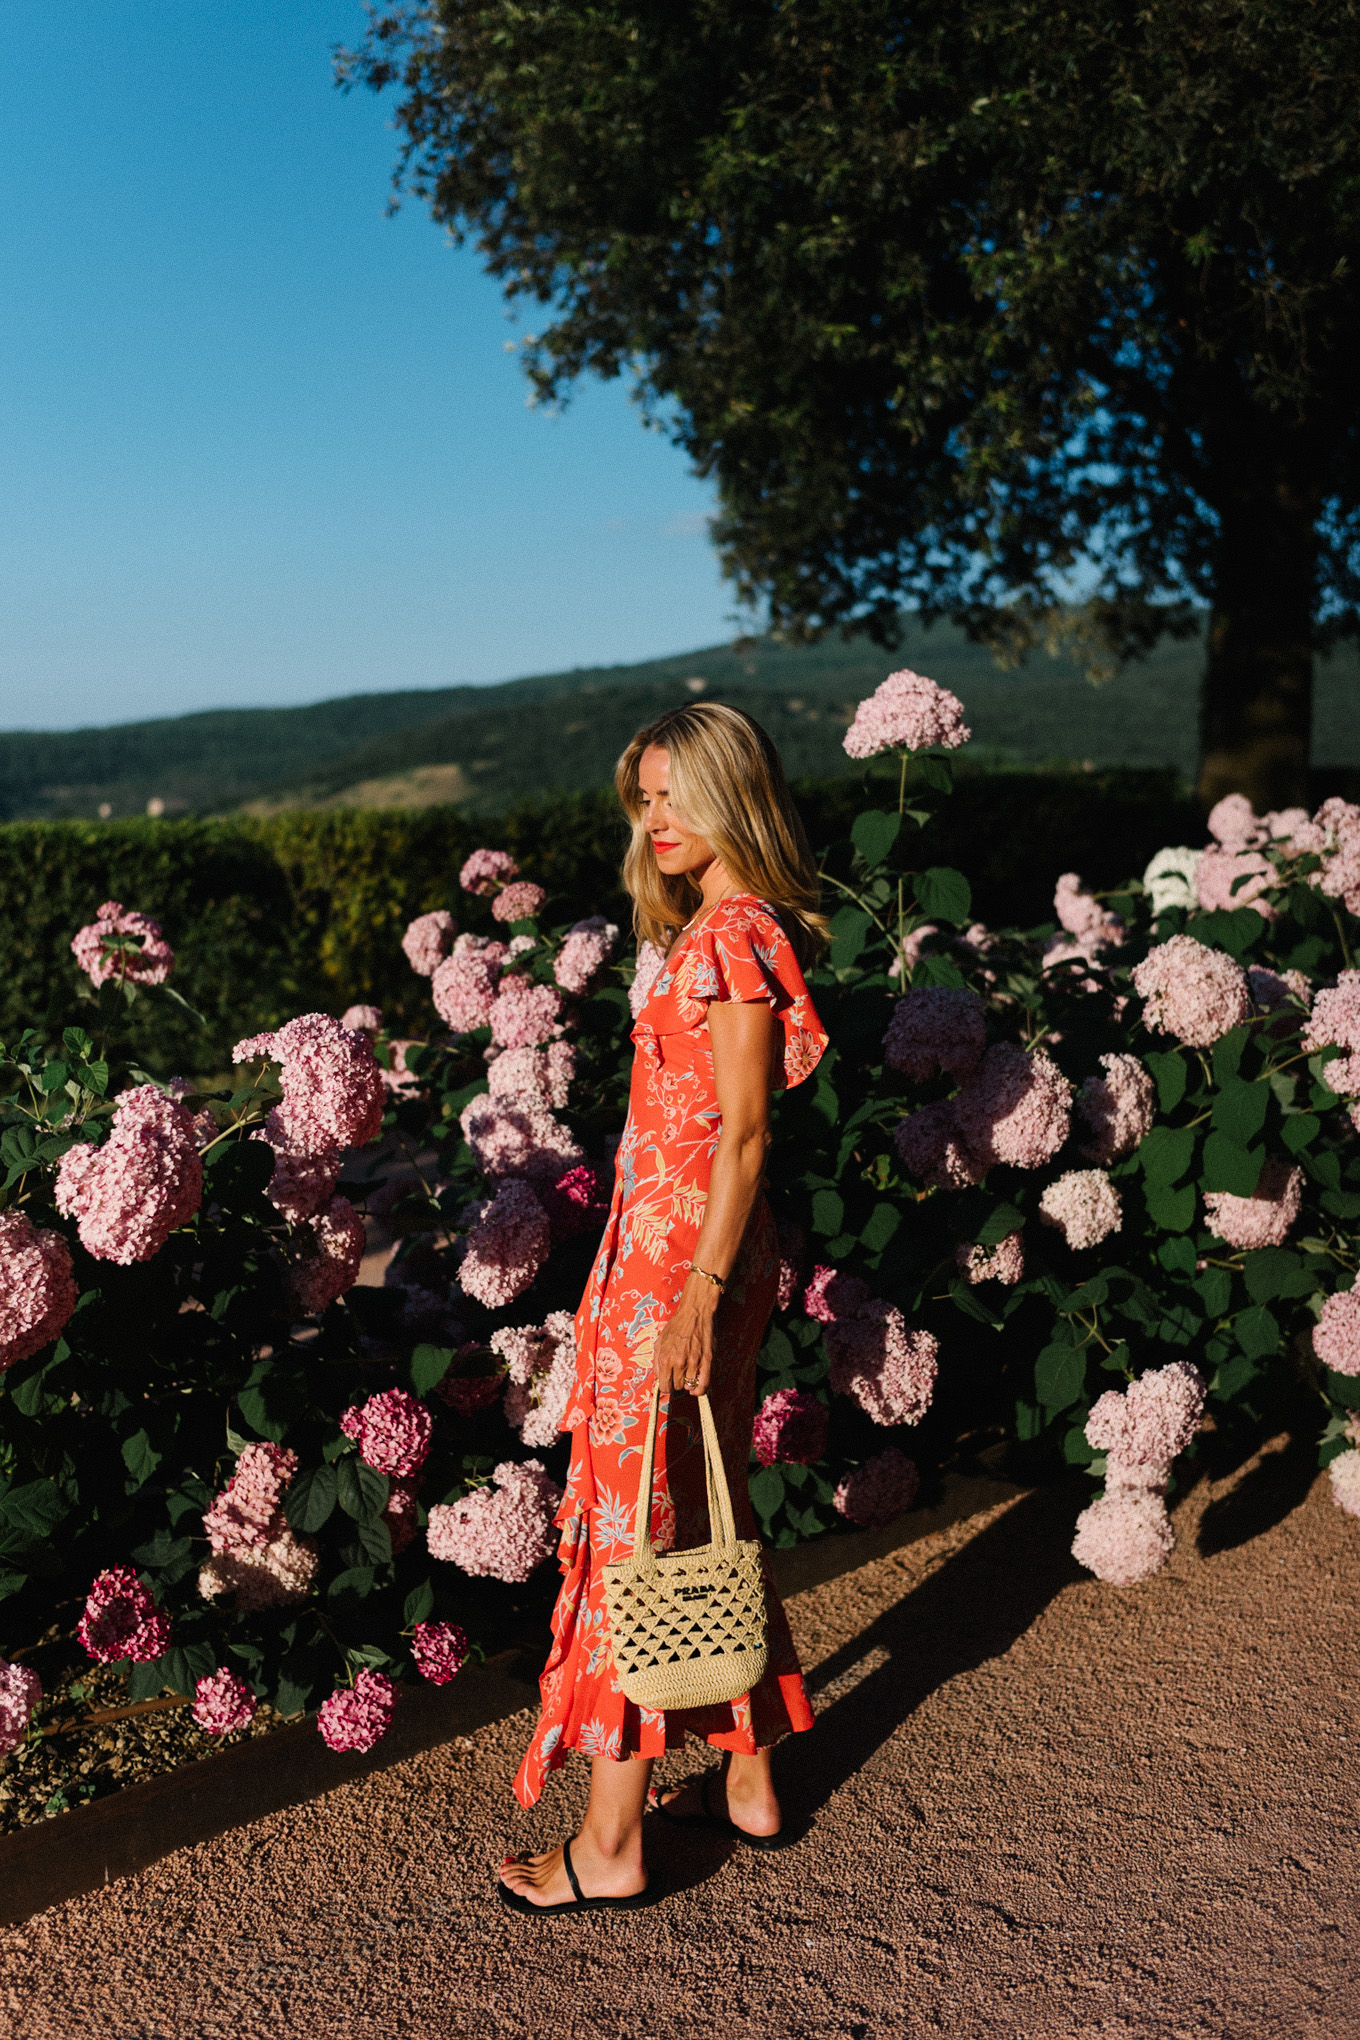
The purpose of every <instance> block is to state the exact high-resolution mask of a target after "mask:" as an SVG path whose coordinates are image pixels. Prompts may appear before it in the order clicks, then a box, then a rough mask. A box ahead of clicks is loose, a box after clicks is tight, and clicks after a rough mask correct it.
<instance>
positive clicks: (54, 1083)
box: [38, 1062, 70, 1095]
mask: <svg viewBox="0 0 1360 2040" xmlns="http://www.w3.org/2000/svg"><path fill="white" fill-rule="evenodd" d="M69 1075H70V1072H69V1070H68V1069H67V1067H66V1064H65V1063H64V1062H50V1063H48V1064H47V1066H46V1068H45V1069H44V1070H43V1073H42V1075H41V1077H39V1079H38V1084H39V1088H40V1089H41V1090H43V1091H44V1092H46V1093H48V1094H49V1095H50V1094H51V1093H52V1092H53V1091H64V1090H65V1088H66V1079H67V1077H68V1076H69Z"/></svg>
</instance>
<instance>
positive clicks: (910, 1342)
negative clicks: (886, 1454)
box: [822, 1301, 940, 1425]
mask: <svg viewBox="0 0 1360 2040" xmlns="http://www.w3.org/2000/svg"><path fill="white" fill-rule="evenodd" d="M822 1337H823V1340H824V1341H825V1344H826V1350H827V1357H828V1358H829V1360H830V1363H831V1365H830V1370H829V1379H830V1383H831V1389H832V1393H833V1394H835V1395H849V1396H853V1397H854V1399H855V1401H856V1402H857V1403H858V1404H859V1406H860V1408H861V1409H862V1410H863V1411H865V1413H866V1414H867V1415H868V1416H870V1417H872V1418H873V1420H874V1422H875V1423H876V1424H885V1425H886V1424H916V1423H919V1422H920V1420H921V1418H922V1417H923V1416H924V1415H925V1413H926V1411H927V1410H928V1409H929V1408H930V1404H931V1399H932V1397H933V1396H934V1393H935V1377H936V1375H937V1374H938V1372H939V1351H940V1346H939V1341H938V1340H937V1339H935V1338H933V1337H932V1336H931V1334H930V1333H929V1332H921V1331H909V1330H908V1329H907V1322H906V1319H905V1318H904V1317H903V1315H902V1313H901V1311H900V1310H898V1309H896V1307H895V1306H894V1305H892V1304H889V1303H880V1302H878V1301H873V1302H870V1303H866V1304H865V1305H864V1306H863V1307H862V1309H861V1310H860V1311H859V1313H858V1314H857V1315H856V1316H855V1317H851V1318H838V1319H837V1321H836V1322H835V1323H834V1324H830V1325H828V1326H827V1327H826V1330H825V1331H824V1332H823V1334H822Z"/></svg>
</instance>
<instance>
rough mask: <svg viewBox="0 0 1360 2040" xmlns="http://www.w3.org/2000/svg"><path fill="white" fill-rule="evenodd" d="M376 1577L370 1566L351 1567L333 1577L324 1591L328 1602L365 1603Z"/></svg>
mask: <svg viewBox="0 0 1360 2040" xmlns="http://www.w3.org/2000/svg"><path fill="white" fill-rule="evenodd" d="M375 1577H376V1575H375V1573H374V1570H373V1567H372V1566H371V1565H352V1566H350V1567H349V1569H348V1571H346V1572H340V1573H337V1574H336V1575H335V1578H334V1579H333V1580H332V1581H331V1583H330V1585H329V1586H328V1587H327V1589H326V1599H327V1600H328V1601H366V1600H367V1599H368V1597H369V1595H370V1594H371V1593H372V1592H373V1582H374V1579H375Z"/></svg>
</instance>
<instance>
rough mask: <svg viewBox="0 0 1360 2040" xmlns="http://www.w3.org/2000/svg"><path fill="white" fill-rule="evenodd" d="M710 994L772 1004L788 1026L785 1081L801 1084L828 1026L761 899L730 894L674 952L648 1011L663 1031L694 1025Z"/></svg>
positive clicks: (819, 1055)
mask: <svg viewBox="0 0 1360 2040" xmlns="http://www.w3.org/2000/svg"><path fill="white" fill-rule="evenodd" d="M658 989H660V987H658ZM713 1000H717V1001H718V1002H719V1003H720V1004H722V1005H727V1004H736V1005H743V1006H749V1005H755V1004H756V1003H757V1002H764V1003H765V1004H767V1005H769V1006H771V1007H772V1008H773V1010H774V1012H775V1014H776V1016H777V1017H778V1019H779V1021H780V1023H781V1024H782V1026H783V1029H784V1071H783V1082H784V1085H785V1087H792V1086H793V1085H794V1084H801V1083H802V1081H803V1079H804V1078H805V1077H808V1076H810V1075H811V1074H812V1072H813V1070H814V1069H816V1067H817V1064H818V1063H819V1062H820V1061H821V1059H822V1055H823V1053H824V1051H825V1049H826V1046H827V1035H826V1030H825V1028H824V1027H823V1026H822V1023H821V1020H820V1018H819V1017H818V1014H817V1009H816V1007H815V1006H814V1005H813V1003H812V995H811V993H810V992H809V991H808V988H807V985H806V983H805V982H804V979H803V973H802V971H801V969H800V968H799V964H798V958H797V957H796V956H795V955H794V953H793V944H792V943H791V942H790V941H789V938H788V936H787V935H786V934H785V933H784V930H783V929H782V928H781V927H780V925H779V922H778V921H777V920H776V919H775V916H774V914H773V913H772V912H771V911H770V909H769V908H768V907H766V906H764V905H763V904H757V903H755V902H753V901H751V900H742V899H738V900H730V901H726V902H724V904H723V905H722V906H721V907H719V909H718V910H717V912H716V913H714V914H711V915H710V916H709V918H708V919H707V920H706V921H705V922H703V924H702V925H701V926H700V927H699V928H698V929H697V930H696V931H695V934H694V936H693V938H692V939H691V940H690V941H689V942H688V943H687V944H686V945H685V948H684V951H683V953H682V954H681V955H680V956H679V957H677V959H676V962H675V969H674V974H673V976H672V977H671V980H670V983H669V985H668V986H667V987H666V989H665V993H664V994H663V996H662V997H661V998H660V999H658V1000H657V1001H656V1002H655V1003H654V1004H651V1003H649V1008H648V1013H647V1017H648V1019H649V1020H650V1021H651V1024H652V1026H653V1028H654V1030H655V1031H656V1032H657V1033H658V1034H665V1033H667V1032H669V1031H671V1029H679V1028H689V1027H697V1026H698V1025H699V1024H700V1023H701V1022H702V1020H703V1018H704V1012H705V1009H706V1007H707V1006H708V1005H709V1004H710V1003H711V1002H712V1001H713Z"/></svg>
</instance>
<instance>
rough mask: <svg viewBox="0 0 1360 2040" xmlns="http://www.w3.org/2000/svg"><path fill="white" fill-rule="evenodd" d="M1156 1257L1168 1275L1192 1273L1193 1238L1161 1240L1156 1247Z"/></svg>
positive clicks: (1193, 1266) (1193, 1256) (1193, 1263)
mask: <svg viewBox="0 0 1360 2040" xmlns="http://www.w3.org/2000/svg"><path fill="white" fill-rule="evenodd" d="M1157 1259H1158V1260H1159V1261H1160V1262H1161V1264H1162V1266H1163V1267H1164V1268H1165V1269H1166V1271H1167V1273H1168V1274H1169V1275H1193V1274H1194V1272H1195V1259H1196V1255H1195V1246H1194V1241H1193V1240H1187V1239H1184V1238H1181V1239H1169V1240H1163V1241H1162V1243H1161V1245H1160V1246H1159V1247H1158V1249H1157Z"/></svg>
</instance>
